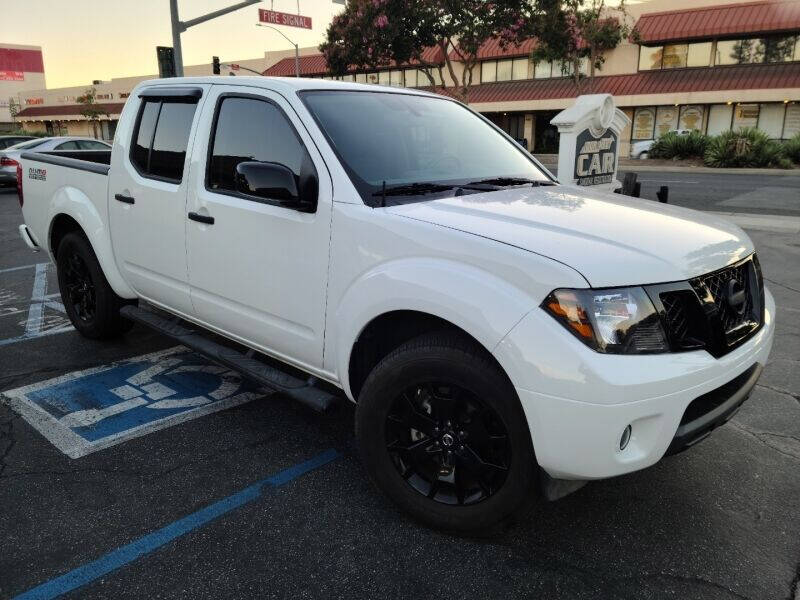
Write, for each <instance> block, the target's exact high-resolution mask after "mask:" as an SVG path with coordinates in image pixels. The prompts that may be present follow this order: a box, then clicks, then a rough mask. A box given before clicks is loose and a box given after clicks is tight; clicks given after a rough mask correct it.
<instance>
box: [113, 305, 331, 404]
mask: <svg viewBox="0 0 800 600" xmlns="http://www.w3.org/2000/svg"><path fill="white" fill-rule="evenodd" d="M119 312H120V314H121V315H122V316H124V317H125V318H126V319H130V320H131V321H135V322H137V323H141V324H142V325H145V326H146V327H150V328H151V329H155V330H156V331H159V332H161V333H163V334H164V335H166V336H169V337H171V338H174V339H175V340H177V341H178V342H180V343H181V344H183V345H184V346H186V347H187V348H190V349H192V350H194V351H195V352H197V353H199V354H202V355H204V356H207V357H208V358H210V359H211V360H213V361H214V362H217V363H219V364H221V365H223V366H226V367H229V368H231V369H233V370H234V371H238V372H239V373H241V374H242V375H243V376H245V377H247V378H248V379H252V380H253V381H255V382H257V383H259V384H261V385H264V386H266V387H269V388H271V389H273V390H275V391H276V392H281V393H282V394H285V395H287V396H289V397H291V398H292V399H294V400H297V401H298V402H301V403H302V404H305V405H306V406H309V407H311V408H313V409H314V410H316V411H318V412H325V411H326V410H328V408H330V407H331V405H332V404H333V403H334V402H335V401H336V396H334V395H333V394H331V393H329V392H327V391H325V390H323V389H321V388H318V387H316V386H315V381H316V379H315V378H313V377H309V378H308V379H307V380H303V379H300V378H298V377H295V376H294V375H291V374H289V373H286V372H284V371H281V370H280V369H277V368H275V367H272V366H270V365H267V364H264V363H263V362H261V361H259V360H256V359H255V358H252V357H251V356H247V355H245V354H242V353H241V352H238V351H237V350H235V349H233V348H228V347H227V346H223V345H222V344H220V343H218V342H215V341H214V340H212V339H209V338H208V337H206V336H205V335H204V334H203V333H202V332H200V331H197V330H194V329H190V328H189V327H188V326H186V325H184V323H185V322H183V321H180V320H179V319H177V318H173V319H169V318H167V317H163V316H161V315H159V314H158V313H155V312H153V311H150V310H146V309H143V308H139V307H138V306H133V305H127V306H123V307H122V308H121V309H120V311H119Z"/></svg>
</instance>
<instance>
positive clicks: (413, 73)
mask: <svg viewBox="0 0 800 600" xmlns="http://www.w3.org/2000/svg"><path fill="white" fill-rule="evenodd" d="M418 75H419V70H418V69H406V75H405V81H406V87H417V86H418V85H419V84H418V83H417V81H418V80H417V76H418ZM423 77H424V75H423Z"/></svg>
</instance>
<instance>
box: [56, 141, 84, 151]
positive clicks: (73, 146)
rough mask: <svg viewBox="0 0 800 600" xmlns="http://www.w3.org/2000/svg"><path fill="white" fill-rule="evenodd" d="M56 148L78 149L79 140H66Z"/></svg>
mask: <svg viewBox="0 0 800 600" xmlns="http://www.w3.org/2000/svg"><path fill="white" fill-rule="evenodd" d="M54 149H55V150H78V149H79V148H78V142H75V141H72V142H64V143H63V144H59V145H58V146H56V147H55V148H54Z"/></svg>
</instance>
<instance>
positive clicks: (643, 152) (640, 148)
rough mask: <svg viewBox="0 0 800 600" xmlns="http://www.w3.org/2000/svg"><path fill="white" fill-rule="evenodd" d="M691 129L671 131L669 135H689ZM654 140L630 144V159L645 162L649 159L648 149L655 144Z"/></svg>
mask: <svg viewBox="0 0 800 600" xmlns="http://www.w3.org/2000/svg"><path fill="white" fill-rule="evenodd" d="M692 131H694V130H692V129H672V130H671V131H670V133H677V134H678V135H689V134H690V133H692ZM655 142H656V141H655V140H643V141H641V142H636V143H634V144H631V158H637V159H640V160H645V159H647V158H650V148H652V147H653V144H655Z"/></svg>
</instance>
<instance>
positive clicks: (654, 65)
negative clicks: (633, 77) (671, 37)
mask: <svg viewBox="0 0 800 600" xmlns="http://www.w3.org/2000/svg"><path fill="white" fill-rule="evenodd" d="M663 50H664V47H663V46H639V70H640V71H650V70H652V69H660V68H661V53H662V52H663Z"/></svg>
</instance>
